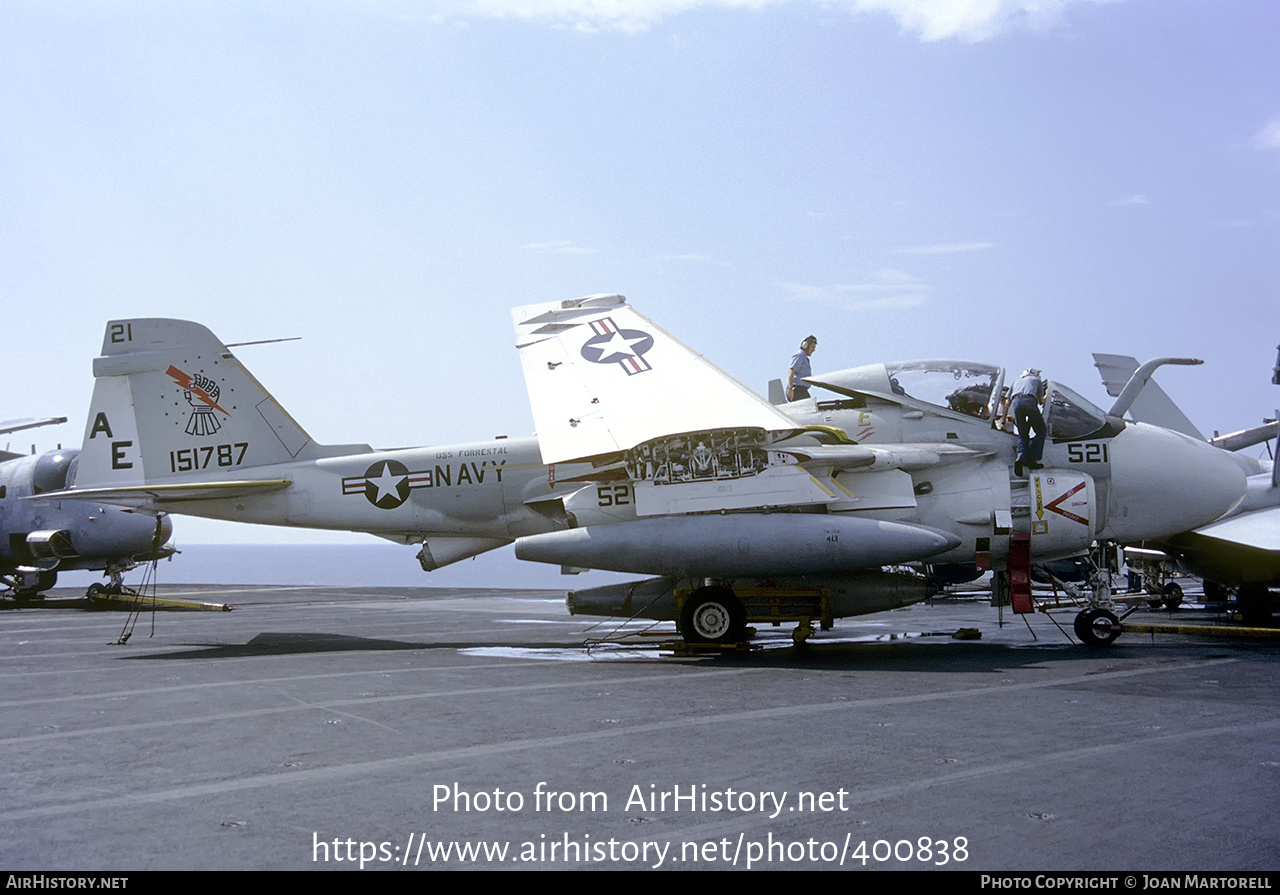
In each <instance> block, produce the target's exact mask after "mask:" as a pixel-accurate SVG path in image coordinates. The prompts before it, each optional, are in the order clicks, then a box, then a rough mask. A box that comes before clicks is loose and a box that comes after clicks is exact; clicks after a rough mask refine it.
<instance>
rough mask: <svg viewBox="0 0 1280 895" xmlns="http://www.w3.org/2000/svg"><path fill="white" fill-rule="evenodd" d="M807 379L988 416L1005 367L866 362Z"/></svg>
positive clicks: (941, 362)
mask: <svg viewBox="0 0 1280 895" xmlns="http://www.w3.org/2000/svg"><path fill="white" fill-rule="evenodd" d="M810 381H812V382H815V383H817V384H818V385H822V386H826V387H827V388H830V389H832V390H834V391H838V392H844V393H846V394H849V393H855V392H856V393H861V394H867V395H877V396H881V397H884V398H888V399H889V400H898V399H899V398H903V397H906V398H910V399H912V400H914V401H917V402H920V403H924V404H931V405H933V406H935V407H943V408H946V409H947V410H950V411H952V412H954V413H961V414H964V415H965V416H975V417H978V418H979V419H990V418H991V416H992V415H993V414H994V412H995V410H996V406H995V405H996V402H997V401H998V400H999V397H1000V395H999V391H998V389H999V388H1000V386H1001V384H1002V383H1003V381H1004V368H1003V367H995V366H991V365H990V364H979V363H973V362H972V361H953V360H920V361H902V362H898V363H889V364H867V365H866V366H863V367H855V368H853V369H852V370H841V371H840V372H838V373H831V374H824V375H822V376H815V377H813V378H812V379H811V380H810Z"/></svg>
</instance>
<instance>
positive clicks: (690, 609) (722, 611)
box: [679, 585, 747, 645]
mask: <svg viewBox="0 0 1280 895" xmlns="http://www.w3.org/2000/svg"><path fill="white" fill-rule="evenodd" d="M679 628H680V634H681V636H682V637H684V639H685V640H687V641H688V642H689V643H713V644H719V645H724V644H731V643H740V642H741V641H743V640H745V639H746V634H747V611H746V609H744V608H743V606H742V601H741V600H739V599H738V598H737V597H736V596H735V595H734V593H733V591H732V590H730V589H729V588H727V587H724V586H721V585H716V586H711V587H700V588H698V589H697V590H695V591H694V592H693V593H691V594H690V595H689V596H688V597H687V598H686V599H685V601H684V605H683V606H682V607H680V622H679Z"/></svg>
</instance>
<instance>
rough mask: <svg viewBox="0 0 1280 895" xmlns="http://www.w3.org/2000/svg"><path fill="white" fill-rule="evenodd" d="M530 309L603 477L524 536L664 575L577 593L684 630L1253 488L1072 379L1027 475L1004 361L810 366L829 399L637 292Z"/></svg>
mask: <svg viewBox="0 0 1280 895" xmlns="http://www.w3.org/2000/svg"><path fill="white" fill-rule="evenodd" d="M513 317H514V321H515V327H516V342H517V346H518V348H519V350H520V354H521V362H522V366H523V370H524V375H525V381H526V385H527V387H528V391H529V396H530V402H531V405H532V408H533V414H534V420H535V424H536V427H537V431H538V438H539V443H540V446H541V451H542V459H543V461H544V462H546V463H547V464H549V465H550V466H552V467H555V466H557V465H559V464H561V463H574V464H579V465H580V464H583V463H589V464H590V465H591V466H592V467H594V468H595V469H596V470H597V476H599V477H600V478H602V479H603V480H604V481H603V482H598V483H597V482H593V483H590V484H585V485H583V486H582V487H581V488H580V489H579V490H578V491H577V492H576V493H574V494H571V495H568V496H566V497H565V498H564V508H565V512H566V515H567V517H568V519H569V521H570V526H571V527H569V528H566V529H564V530H560V531H554V532H546V533H540V534H530V535H526V536H522V537H520V538H519V539H517V541H516V555H517V556H519V557H520V558H522V559H529V560H535V561H540V562H548V563H559V564H561V565H563V566H569V567H583V568H598V569H610V570H614V571H624V572H633V573H642V574H650V575H657V576H660V577H659V578H656V579H652V580H650V581H648V582H645V583H643V584H638V585H619V586H611V587H603V588H593V589H590V590H585V591H578V592H576V593H574V594H572V595H571V598H570V604H571V609H572V611H574V612H579V613H585V614H590V615H611V616H617V615H626V616H630V615H638V616H642V617H647V618H677V619H678V621H679V624H680V628H681V632H682V633H683V634H684V636H685V638H686V639H689V640H697V641H706V642H729V641H735V640H738V639H740V638H741V636H742V632H743V628H744V625H745V621H746V619H747V617H748V616H750V617H752V618H758V619H763V620H771V619H776V618H778V617H779V616H786V617H793V616H794V615H796V614H803V612H804V611H805V609H804V607H803V606H791V607H790V608H788V609H785V610H783V609H779V605H780V602H779V599H778V597H779V596H781V592H782V591H785V590H788V589H790V590H795V591H797V592H798V593H799V592H804V591H805V590H806V589H809V590H812V591H817V590H819V589H825V590H826V591H827V592H828V593H829V597H828V599H829V604H828V605H823V606H821V607H815V606H813V605H810V606H809V608H808V611H809V614H810V616H811V617H814V618H818V617H821V618H823V622H824V626H825V624H827V623H829V620H830V618H833V617H839V616H845V615H857V614H862V613H869V612H877V611H881V610H883V609H887V608H891V607H893V606H898V605H905V604H907V603H910V602H915V601H918V600H922V599H925V598H926V597H927V596H928V595H929V590H928V587H927V582H926V579H925V578H924V577H923V576H921V575H917V574H909V573H902V572H892V571H886V570H884V568H883V567H884V566H892V565H897V564H904V563H928V564H930V565H931V566H934V567H942V568H944V569H945V568H947V567H969V568H972V567H974V566H975V565H976V566H977V567H978V568H991V569H995V570H997V571H998V573H1009V572H1014V573H1015V574H1016V575H1022V574H1024V573H1025V572H1026V571H1028V570H1029V566H1030V564H1031V563H1033V562H1043V561H1047V560H1052V559H1058V558H1064V557H1070V556H1074V555H1079V554H1081V553H1084V552H1086V551H1087V550H1088V549H1089V547H1090V546H1091V545H1092V544H1093V542H1094V541H1096V540H1100V539H1111V540H1116V541H1122V542H1132V541H1136V540H1143V539H1150V538H1159V537H1167V536H1171V535H1173V534H1176V533H1178V532H1182V531H1186V530H1188V529H1191V528H1195V527H1197V526H1199V525H1202V524H1204V523H1206V522H1209V521H1211V520H1213V519H1216V518H1218V517H1219V516H1221V515H1222V514H1223V513H1225V512H1226V511H1228V510H1229V509H1230V508H1232V507H1233V506H1235V505H1236V504H1237V503H1238V502H1239V501H1240V499H1241V498H1242V497H1243V496H1244V492H1245V473H1246V469H1245V467H1244V465H1242V463H1241V462H1239V459H1240V458H1237V457H1235V456H1234V455H1232V454H1228V453H1225V452H1223V451H1220V450H1218V449H1216V448H1214V447H1211V446H1209V445H1207V444H1205V443H1203V441H1197V440H1195V439H1193V438H1189V437H1187V436H1184V435H1182V434H1179V433H1176V432H1172V431H1170V430H1167V429H1164V428H1159V427H1154V426H1149V425H1145V424H1142V423H1134V422H1128V423H1127V422H1125V421H1124V420H1122V419H1120V418H1118V417H1116V416H1111V415H1108V414H1107V413H1105V412H1103V411H1102V410H1100V409H1098V408H1097V407H1095V406H1094V405H1092V404H1091V403H1089V402H1088V401H1086V400H1085V399H1083V398H1081V397H1080V396H1079V395H1077V394H1076V393H1075V392H1073V391H1071V390H1070V389H1069V388H1067V387H1066V386H1064V385H1062V384H1060V383H1056V382H1051V383H1049V393H1048V399H1047V401H1046V411H1045V419H1046V423H1047V425H1048V429H1049V441H1048V444H1047V445H1046V450H1045V454H1044V461H1043V462H1044V464H1045V468H1043V469H1040V470H1037V471H1035V472H1033V473H1031V474H1030V475H1029V476H1028V477H1022V478H1019V477H1016V476H1014V475H1013V473H1012V469H1011V467H1012V463H1013V459H1014V436H1013V435H1012V434H1011V433H1010V432H1008V431H1004V429H1003V428H1002V421H1001V418H1000V413H999V410H1000V400H1001V397H1002V392H1003V385H1004V370H1003V369H1001V368H1000V367H996V366H991V365H986V364H978V363H969V362H958V361H916V362H908V363H896V364H872V365H867V366H862V367H857V368H855V369H851V370H844V371H839V372H834V373H828V374H824V375H821V376H815V377H811V378H810V379H809V380H808V381H809V383H810V385H811V387H812V386H818V387H821V388H823V389H825V390H826V391H827V392H829V393H830V398H829V399H825V400H819V399H814V398H810V399H806V400H802V401H797V402H793V403H791V404H784V405H782V406H779V407H774V406H772V405H770V404H767V403H766V402H764V401H763V400H762V399H760V398H758V397H757V396H756V395H754V394H753V393H752V392H750V391H749V390H748V389H746V388H744V387H743V386H741V385H739V384H738V383H736V382H734V381H733V380H732V379H730V378H729V377H728V376H726V375H725V374H724V373H722V372H721V371H719V370H718V369H716V368H715V367H714V366H712V365H711V364H710V363H708V362H707V361H706V360H704V359H703V358H701V357H700V356H698V355H697V354H696V353H694V352H693V351H691V350H690V349H688V348H686V347H685V346H684V345H683V344H681V343H680V342H679V341H677V340H676V339H674V338H673V337H671V336H670V335H669V334H667V333H665V332H664V331H662V330H661V329H660V328H659V327H657V326H655V325H654V324H653V323H652V322H651V321H649V320H648V319H646V318H645V317H643V316H641V315H640V314H638V313H637V312H636V311H635V310H634V309H632V308H631V307H630V306H628V305H627V304H626V301H625V299H624V298H622V297H621V296H616V295H598V296H590V297H587V298H583V299H575V300H571V301H564V302H553V303H547V304H539V305H531V306H527V307H522V308H517V309H516V310H515V311H514V312H513ZM686 583H687V584H689V585H690V586H691V588H692V593H691V594H690V595H689V596H688V598H687V599H685V600H684V601H683V604H682V606H680V607H678V606H677V591H678V590H679V589H680V587H681V585H682V584H686ZM1028 587H1029V585H1028ZM771 592H772V593H771ZM815 610H817V611H815ZM1089 611H1092V612H1099V611H1101V610H1089ZM789 613H790V614H789ZM1100 617H1101V616H1090V617H1089V620H1088V621H1087V622H1086V623H1085V624H1084V626H1083V627H1084V628H1085V629H1086V630H1088V629H1089V628H1090V625H1091V624H1092V623H1093V621H1094V620H1096V619H1097V618H1100ZM1082 618H1084V616H1083V615H1082ZM1106 622H1107V620H1106V619H1105V618H1103V624H1102V627H1103V628H1104V629H1105V628H1106V627H1107V623H1106ZM803 627H804V624H803V623H802V628H803ZM1080 630H1081V625H1080V624H1078V625H1077V631H1078V632H1079V631H1080ZM798 633H801V632H798ZM1106 636H1108V635H1107V634H1106V632H1105V630H1104V632H1103V634H1102V635H1101V639H1105V638H1106Z"/></svg>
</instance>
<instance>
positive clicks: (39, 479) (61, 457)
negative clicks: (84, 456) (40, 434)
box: [31, 450, 80, 494]
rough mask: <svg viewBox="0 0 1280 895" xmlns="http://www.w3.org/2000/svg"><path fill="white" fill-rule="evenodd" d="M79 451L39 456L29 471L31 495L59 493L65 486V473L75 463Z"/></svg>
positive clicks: (56, 452) (54, 452)
mask: <svg viewBox="0 0 1280 895" xmlns="http://www.w3.org/2000/svg"><path fill="white" fill-rule="evenodd" d="M78 456H80V452H79V451H74V450H67V451H49V452H48V453H46V454H41V455H40V457H39V458H38V459H37V460H36V465H35V467H34V468H33V469H32V470H31V493H32V494H43V493H44V492H46V491H61V490H62V489H63V488H65V487H66V486H67V473H68V472H69V471H70V469H71V467H72V465H73V464H74V463H75V460H76V457H78Z"/></svg>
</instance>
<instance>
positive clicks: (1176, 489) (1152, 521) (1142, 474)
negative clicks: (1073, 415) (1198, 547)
mask: <svg viewBox="0 0 1280 895" xmlns="http://www.w3.org/2000/svg"><path fill="white" fill-rule="evenodd" d="M1245 480H1246V476H1245V473H1244V470H1243V469H1242V468H1241V466H1240V464H1239V463H1237V462H1236V460H1235V458H1234V457H1232V456H1231V455H1230V454H1228V453H1227V452H1226V451H1223V450H1221V449H1220V448H1216V447H1213V446H1212V445H1208V444H1205V443H1204V442H1202V441H1196V440H1195V439H1193V438H1188V437H1187V436H1185V435H1181V434H1179V433H1177V432H1171V431H1169V430H1168V429H1161V428H1159V427H1155V426H1147V425H1143V424H1141V423H1130V424H1129V425H1127V426H1126V427H1125V429H1124V431H1123V432H1121V433H1120V434H1119V435H1117V436H1116V437H1115V438H1114V439H1112V441H1111V498H1110V500H1111V507H1110V512H1109V513H1108V514H1107V516H1108V518H1107V532H1106V536H1107V537H1110V538H1113V539H1115V540H1122V541H1126V540H1127V541H1134V540H1143V539H1147V538H1164V537H1169V536H1171V535H1175V534H1178V533H1179V532H1184V531H1190V530H1191V529H1193V528H1198V527H1199V526H1201V525H1205V524H1207V523H1209V522H1212V521H1213V520H1214V519H1217V518H1218V517H1219V516H1221V515H1222V514H1223V513H1225V512H1227V511H1228V510H1230V509H1231V508H1232V507H1234V506H1235V505H1236V504H1237V503H1239V502H1240V500H1241V499H1242V498H1243V497H1244V493H1245Z"/></svg>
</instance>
